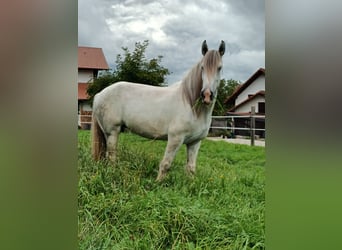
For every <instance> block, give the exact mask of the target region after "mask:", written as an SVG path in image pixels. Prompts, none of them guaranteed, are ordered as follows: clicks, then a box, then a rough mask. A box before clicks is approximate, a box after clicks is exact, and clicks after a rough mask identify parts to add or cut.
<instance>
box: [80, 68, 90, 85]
mask: <svg viewBox="0 0 342 250" xmlns="http://www.w3.org/2000/svg"><path fill="white" fill-rule="evenodd" d="M92 79H93V70H84V69H82V70H80V69H79V70H78V82H89V80H92Z"/></svg>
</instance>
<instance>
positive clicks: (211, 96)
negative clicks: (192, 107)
mask: <svg viewBox="0 0 342 250" xmlns="http://www.w3.org/2000/svg"><path fill="white" fill-rule="evenodd" d="M213 99H214V92H213V91H211V90H210V100H213Z"/></svg>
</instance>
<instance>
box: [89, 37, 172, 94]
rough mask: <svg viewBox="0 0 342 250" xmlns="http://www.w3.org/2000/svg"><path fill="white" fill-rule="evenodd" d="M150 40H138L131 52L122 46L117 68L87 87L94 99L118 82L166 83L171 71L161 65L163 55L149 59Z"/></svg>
mask: <svg viewBox="0 0 342 250" xmlns="http://www.w3.org/2000/svg"><path fill="white" fill-rule="evenodd" d="M148 44H149V43H148V40H145V41H144V42H143V43H140V42H136V43H135V49H134V51H133V52H130V51H129V49H128V48H127V47H122V48H121V49H122V50H123V52H124V53H123V55H121V54H118V55H117V56H116V61H115V63H116V69H115V70H114V71H113V72H106V73H105V74H103V75H102V76H99V77H98V78H96V79H94V81H93V83H90V84H89V86H88V89H87V93H88V95H89V96H90V99H91V100H92V99H93V98H94V96H95V94H96V93H98V92H99V91H101V90H102V89H104V88H105V87H107V86H109V85H111V84H113V83H115V82H118V81H128V82H136V83H142V84H148V85H153V86H163V85H165V84H166V83H165V77H166V75H169V74H170V72H169V70H168V69H167V68H164V67H163V66H161V61H162V58H163V57H162V56H160V55H159V56H157V58H152V59H150V60H148V59H147V58H146V56H145V52H146V49H147V47H148Z"/></svg>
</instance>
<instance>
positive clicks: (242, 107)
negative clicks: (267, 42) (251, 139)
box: [224, 68, 265, 137]
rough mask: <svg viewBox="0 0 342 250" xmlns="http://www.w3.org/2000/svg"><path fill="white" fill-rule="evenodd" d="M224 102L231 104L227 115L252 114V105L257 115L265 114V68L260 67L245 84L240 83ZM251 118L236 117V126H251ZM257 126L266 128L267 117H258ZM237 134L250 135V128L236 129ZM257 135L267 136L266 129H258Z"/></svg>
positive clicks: (227, 104)
mask: <svg viewBox="0 0 342 250" xmlns="http://www.w3.org/2000/svg"><path fill="white" fill-rule="evenodd" d="M224 104H225V105H226V106H231V108H229V109H228V111H227V115H234V116H236V115H237V116H246V115H250V113H251V108H252V106H254V107H255V113H256V115H265V69H263V68H260V69H258V70H257V71H256V72H255V73H254V74H253V75H252V76H251V77H250V78H249V79H248V80H247V81H246V82H245V83H244V84H242V85H240V86H239V87H238V88H237V89H236V90H235V91H234V92H233V94H232V95H231V96H229V97H228V98H227V99H226V100H225V102H224ZM249 120H250V119H249V118H245V119H243V118H237V119H234V126H235V127H249V126H250V125H249V122H250V121H249ZM255 127H256V128H261V129H265V118H256V119H255ZM235 134H240V135H249V131H248V130H240V131H239V130H235ZM255 134H256V135H259V136H261V137H265V132H264V131H256V132H255Z"/></svg>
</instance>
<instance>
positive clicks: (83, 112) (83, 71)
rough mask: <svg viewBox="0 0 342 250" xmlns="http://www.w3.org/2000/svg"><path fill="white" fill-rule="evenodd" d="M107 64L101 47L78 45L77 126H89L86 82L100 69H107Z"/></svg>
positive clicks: (91, 79) (95, 75)
mask: <svg viewBox="0 0 342 250" xmlns="http://www.w3.org/2000/svg"><path fill="white" fill-rule="evenodd" d="M108 69H109V67H108V64H107V61H106V58H105V56H104V54H103V51H102V49H101V48H93V47H78V115H79V119H78V126H79V127H82V128H89V127H90V125H89V124H90V122H91V110H92V109H91V105H90V103H89V101H88V98H89V97H88V95H87V87H88V84H89V83H91V82H92V81H93V79H95V78H96V77H97V76H98V72H99V71H100V70H108Z"/></svg>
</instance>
